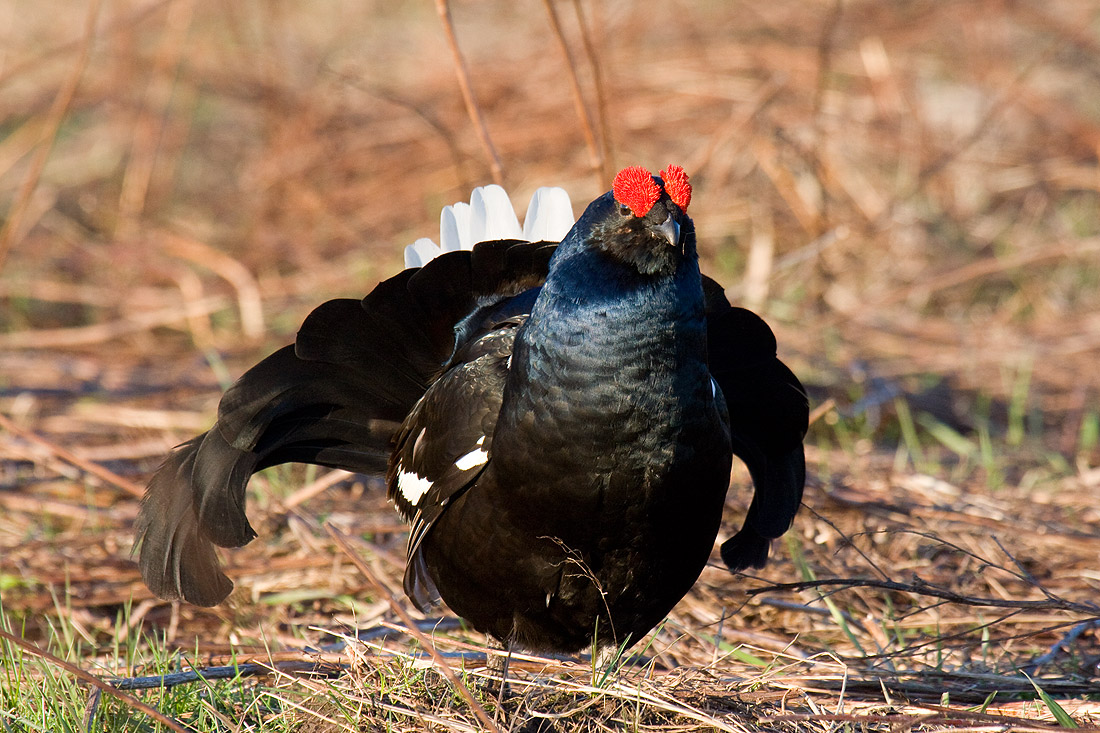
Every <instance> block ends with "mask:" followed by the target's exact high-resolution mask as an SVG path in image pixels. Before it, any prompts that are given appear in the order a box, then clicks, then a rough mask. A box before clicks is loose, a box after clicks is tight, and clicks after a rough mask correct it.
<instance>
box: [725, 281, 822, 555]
mask: <svg viewBox="0 0 1100 733" xmlns="http://www.w3.org/2000/svg"><path fill="white" fill-rule="evenodd" d="M704 291H705V294H706V303H707V347H708V355H709V359H710V370H711V375H712V376H713V377H714V381H715V382H717V384H718V387H719V389H721V390H722V394H723V396H724V397H725V400H726V407H727V408H728V410H729V420H730V435H731V437H732V441H733V452H734V454H735V455H737V457H738V458H740V459H741V460H742V461H744V463H745V465H746V467H748V469H749V474H750V475H751V476H752V482H753V486H754V489H755V491H754V493H753V498H752V503H751V504H750V505H749V510H748V513H747V514H746V516H745V521H744V524H743V525H742V527H741V530H740V531H739V532H738V533H737V534H736V535H734V536H733V537H731V538H730V539H729V540H727V541H726V542H725V543H723V545H722V560H723V561H724V562H725V563H726V565H727V566H728V567H729V568H730V569H731V570H743V569H745V568H747V567H750V566H751V567H756V568H761V567H763V566H764V564H765V562H766V561H767V559H768V551H769V548H770V544H771V540H772V539H775V538H776V537H779V536H780V535H782V534H783V533H784V532H786V531H787V530H788V529H789V528H790V526H791V522H792V521H793V520H794V516H795V514H796V513H797V512H798V507H799V505H800V504H801V503H802V489H803V487H804V485H805V483H806V458H805V454H804V452H803V449H802V439H803V438H804V437H805V435H806V429H807V422H808V419H809V402H808V401H807V398H806V391H805V389H803V387H802V383H801V382H799V381H798V378H797V377H796V376H795V375H794V373H793V372H791V370H790V369H788V368H787V365H785V364H784V363H783V362H782V361H780V360H779V359H778V358H777V357H776V343H775V335H774V334H773V333H772V331H771V329H770V328H769V327H768V324H766V323H765V322H764V321H763V319H761V318H760V317H759V316H757V315H756V314H755V313H753V312H752V311H748V310H745V309H744V308H734V307H732V306H730V304H729V302H728V301H726V299H725V296H724V295H723V294H722V290H721V286H719V285H718V284H717V283H715V282H714V281H713V280H710V278H704Z"/></svg>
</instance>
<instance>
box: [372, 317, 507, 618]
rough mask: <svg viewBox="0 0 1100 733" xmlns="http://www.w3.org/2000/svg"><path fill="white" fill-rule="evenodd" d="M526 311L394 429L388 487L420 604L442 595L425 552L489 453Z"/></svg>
mask: <svg viewBox="0 0 1100 733" xmlns="http://www.w3.org/2000/svg"><path fill="white" fill-rule="evenodd" d="M522 321H523V317H516V318H510V319H507V320H505V321H504V322H502V323H498V324H496V326H495V327H494V328H493V329H492V330H490V331H488V332H487V333H485V334H484V335H483V336H481V338H479V339H477V340H476V341H474V342H472V343H471V344H469V345H468V346H467V347H466V348H464V349H463V350H462V351H461V353H460V354H459V355H458V356H457V358H458V363H457V364H456V365H455V366H453V367H452V368H451V369H450V370H449V371H447V373H446V374H444V375H443V376H442V377H440V378H439V379H438V380H437V381H436V382H435V383H434V384H433V385H432V386H431V387H430V388H429V389H428V391H427V393H425V395H424V396H423V397H422V398H421V399H420V401H419V402H417V404H416V406H415V407H414V408H413V409H412V411H411V412H410V413H409V415H408V417H407V418H406V419H405V422H404V423H403V424H402V425H401V429H400V430H399V431H398V432H397V434H396V436H395V437H394V449H393V453H392V454H391V458H390V465H389V469H388V470H387V472H386V482H387V495H388V496H389V498H390V499H392V500H393V502H394V505H395V506H396V507H397V510H398V512H400V513H401V515H402V516H403V517H404V518H405V519H406V520H408V521H410V522H411V523H412V531H411V532H410V535H409V564H408V567H407V568H406V571H405V592H406V594H407V595H408V596H409V598H411V599H412V600H413V602H414V603H415V604H416V605H417V606H418V607H420V608H421V609H422V610H424V609H426V608H427V607H428V606H429V605H430V604H431V603H432V602H434V601H435V600H437V599H438V593H437V592H436V590H435V586H434V584H433V583H432V580H431V578H429V577H428V574H427V569H426V568H425V566H424V562H423V559H422V557H421V555H420V545H421V542H422V541H423V539H424V537H425V536H427V534H428V532H429V531H430V530H431V527H432V525H433V523H434V522H435V520H436V519H437V518H438V517H439V516H440V514H442V513H443V511H445V510H446V508H447V506H448V504H449V503H450V502H451V501H452V500H453V499H454V498H455V497H456V496H457V495H458V494H459V493H460V492H462V491H465V490H466V489H468V488H469V487H471V486H472V485H473V484H474V482H475V481H476V480H477V478H478V476H480V475H481V473H482V472H483V471H484V470H485V468H486V467H487V466H488V465H489V462H490V461H491V460H492V448H493V432H494V430H495V428H496V423H497V418H498V416H499V414H500V406H501V400H502V395H503V392H504V382H505V379H506V377H507V374H508V366H509V363H510V357H511V354H512V345H513V343H514V341H515V333H516V328H517V327H518V326H519V325H520V323H522Z"/></svg>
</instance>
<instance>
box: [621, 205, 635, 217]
mask: <svg viewBox="0 0 1100 733" xmlns="http://www.w3.org/2000/svg"><path fill="white" fill-rule="evenodd" d="M619 213H620V214H622V215H623V216H633V215H634V212H633V211H631V210H630V207H629V206H627V205H626V204H619Z"/></svg>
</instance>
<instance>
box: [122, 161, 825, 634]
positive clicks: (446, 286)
mask: <svg viewBox="0 0 1100 733" xmlns="http://www.w3.org/2000/svg"><path fill="white" fill-rule="evenodd" d="M628 171H629V172H631V173H630V176H627V177H626V178H624V175H626V174H627V172H628ZM639 171H641V169H627V171H624V173H622V174H620V177H619V179H617V180H616V188H615V190H614V191H613V192H609V193H607V194H605V195H604V196H602V197H600V198H599V199H597V200H596V201H594V202H593V203H592V204H591V205H590V206H589V207H588V209H587V210H586V211H585V213H584V214H583V215H582V217H581V218H580V220H579V221H577V223H576V224H575V225H574V227H573V228H572V230H570V232H569V234H568V235H567V236H566V237H565V239H564V240H563V241H562V242H561V244H560V245H557V246H556V247H555V245H554V244H552V243H528V242H518V241H508V240H499V241H491V242H482V243H480V244H477V245H476V246H474V248H473V250H472V251H459V252H450V253H447V254H443V255H441V256H439V257H437V258H436V259H434V260H432V261H430V262H428V263H427V264H425V265H424V266H423V267H421V268H418V269H409V270H405V271H404V272H402V273H400V274H399V275H397V276H395V277H393V278H390V279H389V280H386V281H384V282H383V283H381V284H379V285H378V286H377V287H376V288H375V289H374V290H373V291H372V292H371V293H370V294H369V295H368V296H367V297H366V298H364V299H363V300H362V301H354V300H335V301H330V302H329V303H326V304H324V305H322V306H321V307H319V308H318V309H316V310H315V311H314V312H313V313H312V314H310V316H309V317H308V318H307V319H306V321H305V323H304V324H303V326H302V328H301V330H300V331H299V333H298V336H297V339H296V341H295V344H294V345H293V346H288V347H286V348H284V349H282V350H280V351H277V352H275V353H274V354H273V355H272V356H270V357H268V358H267V359H265V360H264V361H263V362H261V363H260V364H258V365H257V366H255V367H253V369H251V370H250V371H248V372H247V373H246V374H245V375H244V376H242V377H241V379H240V380H239V381H238V382H237V383H236V384H235V385H234V386H233V387H232V388H231V389H230V390H229V391H228V392H227V393H226V395H225V397H224V398H223V400H222V403H221V405H220V408H219V414H218V422H217V424H216V425H215V426H214V427H213V428H212V429H211V430H210V431H209V432H208V433H205V434H204V435H201V436H198V437H197V438H195V439H193V440H191V441H188V442H187V443H184V444H183V445H182V446H180V447H179V448H177V449H176V450H175V451H174V452H173V453H172V454H171V455H170V456H169V458H168V459H167V461H166V463H165V464H164V466H162V468H161V469H160V470H159V471H158V472H157V474H156V475H155V476H154V478H153V480H152V481H151V483H150V485H149V490H148V493H147V496H146V499H145V501H144V503H143V506H142V512H141V515H140V517H139V521H138V534H139V538H140V539H141V542H142V544H141V557H140V564H141V569H142V574H143V577H144V578H145V580H146V582H147V583H148V585H149V587H150V588H151V589H152V590H153V591H154V592H155V593H157V594H158V595H160V596H162V597H166V598H183V599H186V600H188V601H190V602H193V603H197V604H200V605H212V604H215V603H218V602H219V601H221V600H222V599H223V598H224V597H225V596H226V595H227V594H228V593H229V591H230V590H231V588H232V583H231V582H230V581H229V579H228V578H226V577H225V575H224V574H223V573H222V572H221V570H220V569H219V567H218V563H217V558H216V555H215V551H214V545H220V546H223V547H235V546H240V545H242V544H245V543H247V542H248V541H249V540H250V539H252V537H253V536H254V532H253V530H252V528H251V526H250V525H249V523H248V520H247V518H246V516H245V512H244V508H245V507H244V488H245V485H246V483H247V481H248V477H249V476H250V475H251V474H252V473H253V472H255V471H257V470H260V469H261V468H264V467H266V466H269V465H274V464H277V463H281V462H286V461H302V462H309V463H316V464H320V465H325V466H332V467H338V468H345V469H349V470H353V471H360V472H367V473H379V472H381V471H382V470H385V472H386V479H387V484H388V490H389V495H390V497H391V498H392V499H393V500H394V503H395V506H396V507H397V509H398V511H399V512H400V513H401V514H402V515H403V516H405V517H406V518H407V519H408V520H410V521H411V522H412V525H413V527H412V533H411V537H410V542H409V565H408V569H407V571H406V576H405V590H406V592H407V594H408V595H409V597H410V598H411V599H412V600H413V602H414V603H416V605H417V606H419V607H420V608H422V609H426V608H427V606H428V605H429V604H431V603H432V602H433V601H434V600H436V599H437V598H439V597H442V599H443V600H445V601H446V602H447V603H448V605H449V606H450V607H451V608H452V609H453V610H454V611H455V612H456V613H457V614H459V615H461V616H463V617H465V618H467V619H468V620H469V621H470V622H471V623H472V624H473V625H474V626H475V627H476V628H478V629H480V630H483V631H486V632H488V633H490V634H492V635H493V636H495V637H497V638H498V639H500V640H502V641H504V642H508V643H515V644H518V645H520V646H523V647H527V648H534V649H550V650H559V651H572V650H576V649H578V648H580V647H581V646H583V645H585V644H587V643H590V642H591V641H592V640H593V635H594V633H596V631H597V628H598V630H599V631H598V633H599V634H600V639H599V642H600V643H601V644H610V643H621V642H623V641H624V640H627V639H630V640H633V641H637V640H638V639H639V638H640V637H641V636H642V635H643V634H644V633H645V632H647V631H648V630H649V629H651V628H652V627H653V626H654V625H656V624H657V623H658V622H659V621H660V620H661V618H663V617H664V616H665V615H666V614H667V613H668V611H669V610H670V609H671V608H672V606H673V605H675V603H676V602H677V601H679V599H680V598H681V597H683V595H684V594H685V593H686V592H687V590H688V589H689V588H690V587H691V585H692V584H693V583H694V582H695V580H696V578H697V577H698V575H699V573H700V572H701V570H702V568H703V566H704V565H705V563H706V561H707V558H708V557H709V555H710V552H711V550H712V548H713V544H714V539H715V536H716V534H717V532H718V527H719V524H720V521H721V515H722V507H723V503H724V499H725V494H726V491H727V488H728V484H729V472H730V465H731V460H732V455H734V454H736V455H737V456H738V457H740V458H741V459H742V460H743V461H744V462H745V463H746V465H747V466H748V468H749V471H750V474H751V476H752V479H753V483H754V485H755V489H756V490H755V495H754V498H753V501H752V504H751V505H750V508H749V511H748V514H747V516H746V519H745V523H744V526H743V527H742V529H741V531H740V532H739V533H738V534H737V535H735V536H734V537H733V538H731V539H730V540H728V541H727V542H726V543H725V544H724V545H723V546H722V558H723V560H724V561H725V562H726V564H727V565H728V566H729V567H730V568H732V569H735V570H737V569H742V568H745V567H748V566H756V567H760V566H762V565H763V564H764V562H765V560H766V559H767V555H768V548H769V543H770V540H771V539H773V538H775V537H778V536H779V535H780V534H782V533H783V532H785V531H786V530H787V528H788V527H789V526H790V523H791V521H792V520H793V518H794V515H795V513H796V512H797V509H798V506H799V504H800V502H801V495H802V487H803V483H804V478H805V465H804V459H803V452H802V437H803V435H804V433H805V430H806V420H807V403H806V397H805V394H804V392H803V390H802V387H801V385H800V384H799V382H798V380H797V378H796V377H795V376H794V374H792V373H791V372H790V370H789V369H787V367H786V366H785V365H783V364H782V362H780V361H779V360H778V359H777V358H776V344H775V339H774V336H773V335H772V332H771V330H770V329H769V328H768V326H767V325H766V324H765V323H764V322H763V321H762V320H761V319H760V318H759V317H757V316H756V315H754V314H752V313H751V312H749V311H746V310H744V309H740V308H734V307H732V306H731V305H730V304H729V302H728V301H727V300H726V298H725V296H724V294H723V292H722V288H721V287H720V286H719V285H718V284H717V283H715V282H714V281H713V280H710V279H709V278H706V277H704V276H702V275H700V273H699V269H698V265H697V256H696V252H695V233H694V225H693V223H692V221H691V219H690V218H689V217H688V216H687V214H686V211H685V209H686V208H687V202H688V200H689V198H690V188H689V187H687V184H686V177H685V176H683V174H682V171H680V170H679V169H673V168H670V169H669V170H668V171H666V172H665V173H664V174H663V179H662V178H657V177H653V178H650V177H649V174H648V173H645V174H644V175H642V174H641V173H640V172H639ZM620 179H622V180H620ZM627 179H629V180H627ZM622 181H627V182H626V183H623V182H622ZM666 181H668V183H667V184H666ZM647 183H648V185H647Z"/></svg>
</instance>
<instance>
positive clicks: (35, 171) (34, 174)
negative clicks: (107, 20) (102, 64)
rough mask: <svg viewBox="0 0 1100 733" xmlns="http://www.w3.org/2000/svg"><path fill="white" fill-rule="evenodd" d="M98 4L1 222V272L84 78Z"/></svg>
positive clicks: (92, 4) (94, 3)
mask: <svg viewBox="0 0 1100 733" xmlns="http://www.w3.org/2000/svg"><path fill="white" fill-rule="evenodd" d="M100 4H101V0H91V2H89V3H88V12H87V15H85V16H84V35H83V38H82V40H81V43H80V50H79V51H78V53H77V57H76V62H75V63H74V64H73V65H72V68H71V69H70V70H69V75H68V76H67V77H66V78H65V81H64V83H63V84H62V85H61V89H59V90H58V92H57V95H56V96H55V97H54V99H53V104H51V105H50V111H49V112H48V113H47V114H46V120H45V122H44V123H43V125H42V133H41V136H40V137H39V140H38V146H37V148H36V149H35V152H34V157H33V158H32V159H31V165H30V168H28V169H27V174H26V176H24V177H23V182H22V183H21V184H20V186H19V193H18V195H17V196H16V198H15V202H14V203H13V204H12V206H11V209H9V210H8V216H7V219H6V221H5V222H4V228H3V229H0V270H3V269H4V262H5V261H6V260H7V258H8V253H9V252H10V251H11V248H12V246H13V245H14V244H15V242H16V241H17V240H18V239H19V238H21V237H22V236H23V234H24V231H23V220H24V218H25V217H26V214H27V210H28V209H29V208H30V204H31V197H32V196H34V191H35V189H36V188H38V179H39V178H41V176H42V170H43V169H44V168H45V167H46V160H47V158H49V157H50V150H51V149H52V148H53V143H54V140H56V139H57V131H58V130H59V129H60V128H61V122H62V120H64V119H65V113H66V112H68V110H69V105H70V104H72V101H73V97H74V96H75V95H76V88H77V87H78V86H79V85H80V78H81V77H82V76H83V75H84V69H85V67H87V65H88V57H89V55H90V54H91V50H92V41H93V40H94V39H95V24H96V19H97V18H98V17H99V7H100Z"/></svg>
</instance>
